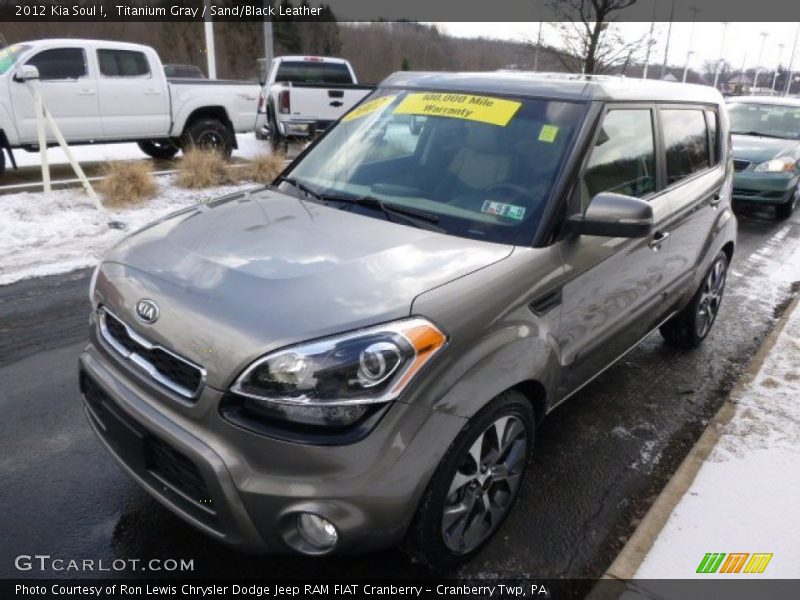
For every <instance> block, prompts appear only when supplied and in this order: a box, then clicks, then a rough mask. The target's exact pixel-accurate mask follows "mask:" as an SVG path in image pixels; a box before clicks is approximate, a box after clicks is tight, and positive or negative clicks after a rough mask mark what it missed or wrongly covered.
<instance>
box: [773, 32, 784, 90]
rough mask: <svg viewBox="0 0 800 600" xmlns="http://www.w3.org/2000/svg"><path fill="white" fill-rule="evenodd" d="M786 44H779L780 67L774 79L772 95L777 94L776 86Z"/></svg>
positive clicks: (776, 70)
mask: <svg viewBox="0 0 800 600" xmlns="http://www.w3.org/2000/svg"><path fill="white" fill-rule="evenodd" d="M784 46H785V44H778V66H777V67H775V76H774V77H773V78H772V93H773V95H774V94H775V85H776V84H777V83H778V71H779V70H780V68H781V57H782V56H783V48H784Z"/></svg>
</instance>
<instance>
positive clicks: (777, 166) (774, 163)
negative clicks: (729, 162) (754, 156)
mask: <svg viewBox="0 0 800 600" xmlns="http://www.w3.org/2000/svg"><path fill="white" fill-rule="evenodd" d="M796 166H797V161H796V160H795V159H793V158H792V157H791V156H779V157H778V158H773V159H772V160H767V161H765V162H762V163H760V164H758V165H756V168H755V169H754V170H755V171H760V172H762V173H780V172H782V171H794V169H795V167H796Z"/></svg>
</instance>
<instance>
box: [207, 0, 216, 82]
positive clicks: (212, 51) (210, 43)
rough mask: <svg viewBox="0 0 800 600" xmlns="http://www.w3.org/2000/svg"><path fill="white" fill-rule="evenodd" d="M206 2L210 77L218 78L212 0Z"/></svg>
mask: <svg viewBox="0 0 800 600" xmlns="http://www.w3.org/2000/svg"><path fill="white" fill-rule="evenodd" d="M205 2H206V22H205V32H206V60H207V61H208V78H209V79H216V78H217V55H216V51H215V49H214V22H213V21H212V20H211V0H205Z"/></svg>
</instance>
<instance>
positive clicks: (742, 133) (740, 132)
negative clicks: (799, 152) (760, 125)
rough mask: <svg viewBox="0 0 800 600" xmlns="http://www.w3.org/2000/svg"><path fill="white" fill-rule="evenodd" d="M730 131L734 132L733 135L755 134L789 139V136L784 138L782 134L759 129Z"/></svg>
mask: <svg viewBox="0 0 800 600" xmlns="http://www.w3.org/2000/svg"><path fill="white" fill-rule="evenodd" d="M731 133H732V134H734V135H755V136H758V137H768V138H776V139H779V140H786V139H791V138H785V137H783V136H782V135H775V134H772V133H763V132H761V131H731Z"/></svg>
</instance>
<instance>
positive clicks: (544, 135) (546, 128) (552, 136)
mask: <svg viewBox="0 0 800 600" xmlns="http://www.w3.org/2000/svg"><path fill="white" fill-rule="evenodd" d="M557 135H558V127H556V126H555V125H542V130H541V131H540V132H539V141H540V142H547V143H548V144H552V143H553V142H555V141H556V136H557Z"/></svg>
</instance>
